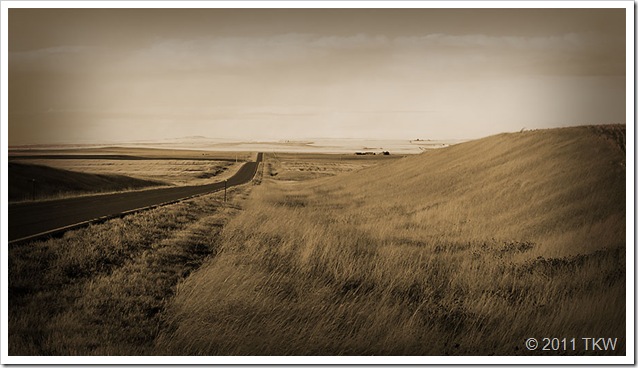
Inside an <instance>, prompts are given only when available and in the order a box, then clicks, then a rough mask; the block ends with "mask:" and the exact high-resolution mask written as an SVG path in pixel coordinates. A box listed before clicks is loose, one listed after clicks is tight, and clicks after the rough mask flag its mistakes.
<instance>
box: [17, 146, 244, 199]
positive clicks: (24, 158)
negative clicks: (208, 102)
mask: <svg viewBox="0 0 638 368" xmlns="http://www.w3.org/2000/svg"><path fill="white" fill-rule="evenodd" d="M253 156H254V154H252V153H248V152H232V153H229V152H210V151H195V150H172V149H171V150H160V149H140V148H126V147H124V148H117V147H108V148H81V149H79V148H78V149H68V148H67V149H58V150H47V149H45V150H35V149H32V150H12V151H10V154H9V173H10V175H9V184H10V190H9V200H10V201H12V202H14V201H20V200H34V199H36V200H40V199H54V198H61V197H68V196H74V195H86V194H92V193H103V192H117V191H126V190H136V189H144V188H151V187H158V186H171V185H173V186H175V185H177V186H179V185H205V184H210V183H213V182H217V181H222V180H225V179H227V178H229V177H231V176H232V175H234V174H235V173H236V172H237V170H239V167H240V166H241V165H242V164H243V163H244V162H245V161H247V160H251V159H253Z"/></svg>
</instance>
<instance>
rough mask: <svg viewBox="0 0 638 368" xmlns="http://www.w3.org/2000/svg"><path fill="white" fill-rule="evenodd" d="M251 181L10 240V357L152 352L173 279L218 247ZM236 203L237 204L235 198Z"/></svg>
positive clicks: (180, 276)
mask: <svg viewBox="0 0 638 368" xmlns="http://www.w3.org/2000/svg"><path fill="white" fill-rule="evenodd" d="M247 190H248V188H247V187H243V188H231V189H229V194H228V197H229V202H227V203H224V202H220V199H221V196H223V193H216V194H212V195H208V196H203V197H198V198H195V199H191V200H188V201H184V202H181V203H177V204H173V205H169V206H165V207H161V208H156V209H153V210H149V211H145V212H141V213H137V214H133V215H128V216H126V217H124V218H119V219H113V220H109V221H107V222H106V223H104V224H99V225H90V226H89V227H86V228H82V229H78V230H73V231H69V232H67V233H66V234H65V235H64V236H63V237H62V238H53V239H49V240H46V241H37V242H31V243H29V244H19V245H11V246H10V248H9V280H8V281H9V283H8V284H9V354H10V355H143V354H153V353H155V351H154V340H155V337H156V336H157V334H158V333H159V330H160V329H161V328H162V326H163V322H162V318H163V317H162V312H163V310H164V306H165V304H166V303H167V301H168V300H170V297H171V296H172V294H173V292H174V289H175V285H176V284H177V283H178V282H179V281H180V280H182V279H184V278H185V277H187V276H188V275H189V274H190V272H192V271H193V270H194V269H196V268H197V267H199V265H200V264H201V263H202V262H203V260H204V259H205V258H206V257H208V256H211V255H215V253H216V252H217V249H218V244H217V243H218V234H219V231H220V229H221V227H222V226H223V224H224V223H225V222H226V221H227V220H228V218H229V217H231V216H233V215H234V214H235V213H237V212H238V211H239V207H238V206H237V204H236V203H237V200H239V199H240V198H242V197H243V196H245V195H246V191H247ZM231 201H233V202H231Z"/></svg>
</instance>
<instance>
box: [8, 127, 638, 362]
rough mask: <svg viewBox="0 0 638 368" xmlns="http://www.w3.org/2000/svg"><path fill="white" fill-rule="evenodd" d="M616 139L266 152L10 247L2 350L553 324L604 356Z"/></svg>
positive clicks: (360, 345) (385, 341)
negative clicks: (209, 190) (393, 150)
mask: <svg viewBox="0 0 638 368" xmlns="http://www.w3.org/2000/svg"><path fill="white" fill-rule="evenodd" d="M624 137H625V129H624V127H623V126H590V127H578V128H563V129H552V130H542V131H533V132H522V133H511V134H501V135H497V136H493V137H488V138H485V139H480V140H476V141H471V142H467V143H461V144H458V145H454V146H451V147H448V148H442V149H437V150H432V151H428V152H426V153H423V154H419V155H411V156H406V157H399V158H397V157H392V158H390V157H391V156H390V157H384V156H383V155H380V156H376V155H374V156H368V157H364V158H362V157H359V156H358V155H356V154H351V155H348V156H346V157H343V155H342V156H335V155H325V154H315V155H304V154H284V153H270V154H266V158H265V159H264V161H263V162H262V165H264V167H263V169H261V170H257V176H256V177H255V178H254V179H253V181H252V182H251V183H249V184H245V185H242V186H239V187H236V188H232V189H231V191H230V196H229V197H230V198H229V200H228V201H226V202H224V201H223V195H222V194H221V193H219V192H217V193H214V194H210V195H204V196H201V197H197V198H194V199H190V200H187V201H183V202H180V203H176V204H172V205H168V206H164V207H160V208H156V209H153V210H149V211H145V212H141V213H137V214H132V215H128V216H125V217H122V218H117V219H113V220H109V221H106V222H104V223H101V224H95V225H89V226H88V227H85V228H81V229H78V230H73V231H69V232H66V233H65V234H64V235H63V236H62V237H59V238H53V239H44V240H39V241H33V242H29V243H27V244H24V243H23V244H15V245H13V246H10V248H9V256H10V258H9V267H10V271H11V272H10V274H9V275H10V279H9V292H10V297H11V309H10V311H9V312H10V313H9V318H10V334H11V337H12V338H11V340H10V349H11V352H12V354H16V355H40V354H44V355H69V354H70V355H76V354H79V355H182V354H186V355H220V354H221V355H246V354H247V355H253V354H257V355H259V354H266V355H291V354H292V355H317V354H319V355H325V354H329V355H352V354H355V355H356V354H363V355H365V354H374V355H376V354H382V355H406V354H408V355H409V354H416V355H432V354H434V355H439V354H443V355H445V354H464V355H468V354H499V355H509V354H525V353H526V350H525V348H524V346H523V345H522V344H523V342H524V338H525V337H526V336H527V335H529V334H532V335H544V334H547V333H548V331H557V330H560V331H564V333H565V334H567V335H569V336H593V335H601V336H602V335H604V336H607V335H613V336H617V337H619V338H620V340H619V341H621V343H619V344H618V345H617V346H616V350H615V351H613V353H614V354H622V353H623V352H624V345H623V344H622V341H624V334H625V306H624V300H625V286H626V284H625V271H624V270H625V262H626V260H625V255H624V254H625V235H626V234H625V210H626V209H625V194H624V193H625V191H624V187H625V174H624V173H625V138H624ZM185 161H186V163H185V165H188V163H192V162H194V161H189V160H188V159H186V160H185ZM73 162H75V161H73ZM77 162H80V163H81V165H82V167H85V165H86V163H85V160H77ZM198 165H201V164H199V163H198V164H195V165H193V166H192V167H193V170H196V168H197V167H198ZM120 166H122V165H120ZM213 167H215V166H213ZM10 169H11V166H10ZM200 171H205V170H201V169H200ZM10 174H11V171H10ZM67 177H68V179H69V181H71V182H73V181H75V177H74V176H73V175H69V176H67ZM479 204H480V205H479ZM10 208H11V207H10ZM43 305H47V306H48V307H47V308H42V306H43ZM605 353H607V354H609V352H605Z"/></svg>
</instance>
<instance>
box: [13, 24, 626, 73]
mask: <svg viewBox="0 0 638 368" xmlns="http://www.w3.org/2000/svg"><path fill="white" fill-rule="evenodd" d="M620 41H623V43H622V44H621V45H620V47H618V44H619V42H620ZM623 47H624V40H610V39H608V38H605V37H604V36H602V35H600V34H596V33H567V34H561V35H553V36H535V37H520V36H488V35H483V34H465V35H450V34H427V35H418V36H400V37H394V38H390V37H386V36H383V35H370V34H365V33H360V34H355V35H350V36H336V35H333V36H330V35H316V34H306V33H286V34H278V35H269V36H253V37H246V36H243V37H204V38H198V39H177V38H173V39H157V40H155V41H154V42H152V43H151V44H149V45H147V46H146V47H142V48H139V49H126V48H118V47H110V48H106V47H88V46H74V45H66V46H58V47H51V48H45V49H39V50H32V51H22V52H11V53H10V55H9V66H10V69H15V70H52V71H57V72H70V73H77V72H92V73H103V72H106V73H124V74H126V73H138V74H140V73H141V74H145V73H162V72H198V71H199V72H201V71H214V72H223V71H224V70H225V71H228V70H229V69H233V70H241V69H244V70H250V69H254V68H259V69H263V68H268V67H273V66H278V67H282V66H287V65H301V64H304V63H305V64H312V63H319V62H321V61H326V62H327V63H326V65H328V66H330V63H331V62H332V63H335V65H336V63H341V64H342V65H343V64H344V63H346V60H351V63H352V64H353V65H356V63H353V61H360V62H364V63H367V64H370V63H376V64H375V65H382V66H386V67H389V70H391V69H394V70H397V69H401V68H404V67H405V68H407V69H410V68H412V69H414V68H421V69H428V70H435V71H443V72H445V71H446V70H447V69H449V70H450V71H452V72H458V71H459V70H462V69H464V68H473V69H477V68H479V67H480V68H484V69H485V70H486V71H489V70H499V69H503V68H508V67H511V68H514V69H517V70H528V71H529V70H532V71H536V72H539V70H540V71H544V72H547V71H551V70H552V68H554V67H556V68H558V69H557V70H559V72H560V73H565V74H570V73H584V72H587V73H594V74H595V73H602V74H610V73H616V74H618V73H622V72H623V71H624V54H623V55H619V50H620V51H624V48H623ZM366 52H375V54H374V55H373V56H372V57H371V56H370V55H369V54H366ZM566 62H568V63H569V64H570V65H569V68H565V67H564V66H563V67H561V66H560V65H559V64H561V63H562V64H564V63H566ZM359 64H360V63H359ZM539 65H541V67H539ZM337 66H339V65H337ZM570 70H572V72H570Z"/></svg>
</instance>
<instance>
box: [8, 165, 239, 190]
mask: <svg viewBox="0 0 638 368" xmlns="http://www.w3.org/2000/svg"><path fill="white" fill-rule="evenodd" d="M14 162H16V163H22V164H35V165H43V166H48V167H52V168H56V169H61V170H70V171H75V172H81V173H88V174H95V175H122V176H129V177H134V178H137V179H141V180H150V181H161V182H165V183H168V184H172V185H201V184H209V183H211V182H215V181H219V180H224V179H226V178H228V177H230V176H232V175H233V174H235V173H236V172H237V170H238V169H239V167H240V166H241V164H242V163H243V162H238V163H237V164H235V163H234V162H227V161H205V160H183V159H180V160H169V159H161V160H122V159H119V160H107V159H64V160H60V159H28V160H16V161H14Z"/></svg>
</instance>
